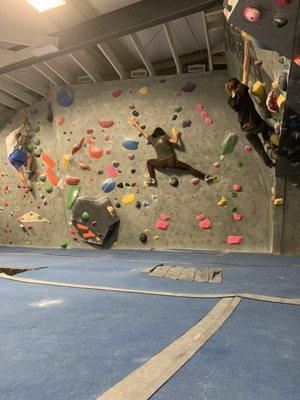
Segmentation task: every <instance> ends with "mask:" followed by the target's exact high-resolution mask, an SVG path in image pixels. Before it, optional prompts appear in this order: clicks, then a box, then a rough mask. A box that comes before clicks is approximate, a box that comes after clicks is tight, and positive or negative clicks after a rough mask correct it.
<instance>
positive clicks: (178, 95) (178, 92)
mask: <svg viewBox="0 0 300 400" xmlns="http://www.w3.org/2000/svg"><path fill="white" fill-rule="evenodd" d="M173 96H175V97H180V96H181V91H180V90H175V92H173Z"/></svg>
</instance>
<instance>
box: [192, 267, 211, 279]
mask: <svg viewBox="0 0 300 400" xmlns="http://www.w3.org/2000/svg"><path fill="white" fill-rule="evenodd" d="M208 280H209V268H204V269H202V268H196V272H195V278H194V282H208Z"/></svg>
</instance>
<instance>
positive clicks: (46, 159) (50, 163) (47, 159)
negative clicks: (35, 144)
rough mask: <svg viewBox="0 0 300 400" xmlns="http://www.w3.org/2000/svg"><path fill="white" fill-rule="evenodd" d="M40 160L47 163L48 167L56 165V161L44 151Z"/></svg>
mask: <svg viewBox="0 0 300 400" xmlns="http://www.w3.org/2000/svg"><path fill="white" fill-rule="evenodd" d="M41 160H42V161H44V163H46V164H47V165H48V167H49V168H55V167H56V162H55V161H54V160H52V158H51V157H49V156H48V155H47V154H46V153H44V152H43V153H42V154H41Z"/></svg>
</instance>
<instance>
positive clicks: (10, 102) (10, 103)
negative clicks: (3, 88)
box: [0, 92, 24, 110]
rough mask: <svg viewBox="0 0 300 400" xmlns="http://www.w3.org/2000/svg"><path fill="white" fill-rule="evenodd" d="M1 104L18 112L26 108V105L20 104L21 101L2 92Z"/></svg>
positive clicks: (0, 96)
mask: <svg viewBox="0 0 300 400" xmlns="http://www.w3.org/2000/svg"><path fill="white" fill-rule="evenodd" d="M0 103H1V104H4V105H5V106H7V107H9V108H12V109H13V110H18V109H19V108H21V107H23V106H24V104H22V103H20V102H19V101H17V100H15V99H13V98H12V97H10V96H8V95H6V94H5V93H2V92H0Z"/></svg>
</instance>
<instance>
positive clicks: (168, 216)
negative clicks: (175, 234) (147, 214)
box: [160, 214, 171, 221]
mask: <svg viewBox="0 0 300 400" xmlns="http://www.w3.org/2000/svg"><path fill="white" fill-rule="evenodd" d="M170 218H171V214H160V219H161V220H162V221H168V220H169V219H170Z"/></svg>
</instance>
